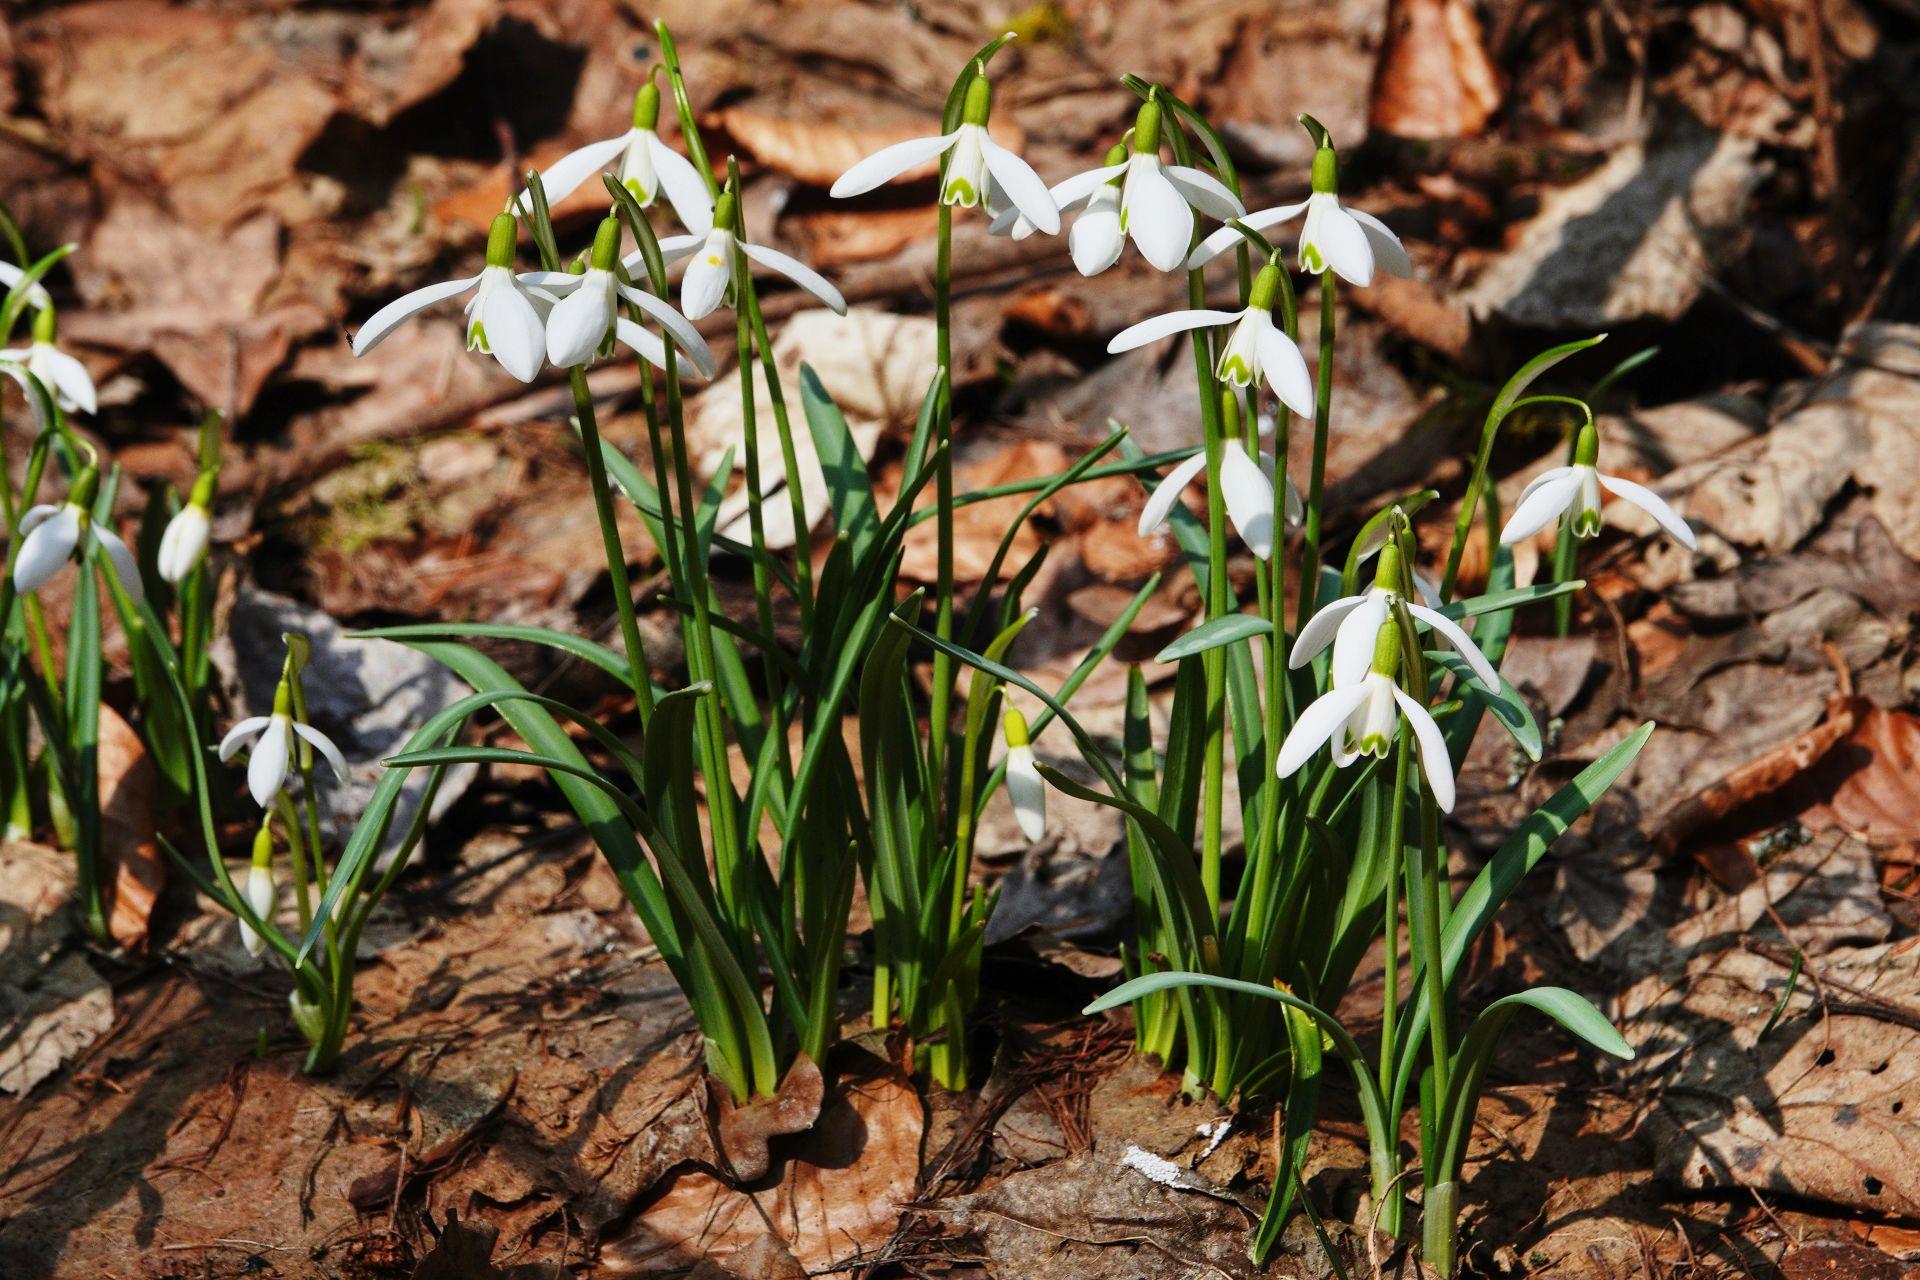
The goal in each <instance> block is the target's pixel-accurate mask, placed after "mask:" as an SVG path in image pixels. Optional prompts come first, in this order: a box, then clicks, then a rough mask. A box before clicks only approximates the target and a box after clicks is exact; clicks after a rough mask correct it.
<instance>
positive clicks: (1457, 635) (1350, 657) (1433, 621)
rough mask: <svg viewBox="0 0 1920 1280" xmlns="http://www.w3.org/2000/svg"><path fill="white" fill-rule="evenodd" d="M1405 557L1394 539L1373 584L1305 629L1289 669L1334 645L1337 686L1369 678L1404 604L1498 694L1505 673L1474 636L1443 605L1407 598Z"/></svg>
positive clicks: (1338, 603) (1382, 554)
mask: <svg viewBox="0 0 1920 1280" xmlns="http://www.w3.org/2000/svg"><path fill="white" fill-rule="evenodd" d="M1404 563H1405V562H1404V561H1403V560H1402V558H1401V554H1400V546H1399V544H1398V543H1396V542H1392V541H1388V542H1387V543H1386V544H1385V545H1384V546H1383V547H1382V548H1381V551H1380V565H1379V568H1378V570H1377V571H1376V572H1375V574H1374V579H1373V586H1372V587H1370V588H1368V589H1367V590H1366V591H1365V592H1364V593H1362V594H1360V595H1357V596H1346V597H1344V598H1342V599H1339V600H1335V601H1333V602H1332V603H1331V604H1328V605H1326V606H1325V607H1323V608H1322V609H1321V610H1320V612H1318V613H1316V614H1314V615H1313V617H1311V618H1310V619H1308V620H1307V625H1306V626H1304V627H1302V628H1301V629H1300V638H1299V639H1298V640H1296V641H1294V644H1293V652H1292V653H1291V654H1289V655H1288V657H1287V665H1288V666H1289V667H1295V668H1298V667H1304V666H1305V665H1307V663H1309V662H1311V661H1313V659H1314V657H1315V655H1317V654H1318V653H1319V652H1320V651H1321V650H1322V649H1324V648H1326V647H1327V645H1328V644H1329V643H1331V644H1332V645H1333V683H1334V685H1335V687H1339V686H1343V685H1352V684H1356V683H1358V682H1360V681H1362V680H1364V679H1366V677H1367V670H1368V664H1369V663H1370V662H1372V660H1373V655H1374V652H1375V650H1376V648H1377V647H1378V644H1379V639H1380V633H1381V630H1382V628H1384V627H1386V626H1387V625H1388V624H1389V623H1390V622H1392V621H1393V618H1394V612H1395V606H1396V605H1399V604H1402V603H1404V604H1405V605H1406V610H1407V612H1408V614H1410V615H1411V616H1412V617H1413V619H1414V621H1415V622H1417V623H1421V624H1423V625H1425V626H1428V627H1431V628H1432V629H1433V630H1434V631H1436V632H1438V633H1439V634H1440V636H1441V638H1442V639H1444V640H1445V641H1446V642H1447V644H1448V645H1450V646H1451V647H1452V648H1453V649H1454V651H1455V652H1457V653H1458V654H1459V655H1460V656H1461V657H1462V658H1465V659H1466V662H1467V666H1468V667H1470V668H1472V670H1473V675H1474V679H1476V680H1478V681H1479V682H1480V683H1481V684H1482V685H1484V686H1486V688H1487V689H1488V690H1489V691H1491V692H1493V693H1498V692H1500V673H1499V672H1497V671H1495V670H1494V669H1493V664H1492V663H1491V662H1488V661H1487V655H1485V654H1484V653H1481V652H1480V646H1479V645H1477V644H1475V643H1474V642H1473V637H1472V636H1469V635H1468V634H1467V633H1466V631H1465V630H1464V629H1463V628H1462V627H1461V626H1460V624H1459V623H1457V622H1455V621H1454V620H1453V619H1452V618H1449V617H1447V615H1446V614H1444V613H1441V612H1440V611H1439V610H1438V609H1435V608H1430V607H1429V606H1427V605H1424V604H1415V603H1413V602H1412V601H1410V600H1409V601H1404V602H1403V601H1402V600H1401V597H1400V588H1401V585H1402V582H1403V579H1402V576H1401V575H1402V573H1403V572H1404V570H1403V567H1402V566H1403V565H1404Z"/></svg>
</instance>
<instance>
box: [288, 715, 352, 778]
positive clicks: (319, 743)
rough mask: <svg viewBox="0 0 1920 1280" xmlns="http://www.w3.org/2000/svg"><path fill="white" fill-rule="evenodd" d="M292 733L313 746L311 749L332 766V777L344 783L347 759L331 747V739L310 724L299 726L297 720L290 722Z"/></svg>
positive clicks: (337, 749) (338, 750)
mask: <svg viewBox="0 0 1920 1280" xmlns="http://www.w3.org/2000/svg"><path fill="white" fill-rule="evenodd" d="M290 723H291V724H292V725H293V731H294V732H295V733H297V734H299V735H300V736H301V737H303V738H305V739H306V740H307V741H308V742H310V743H312V744H313V749H314V750H315V751H318V752H319V753H320V754H321V755H323V756H325V757H326V758H327V763H328V764H330V765H332V766H333V776H334V777H336V778H338V779H340V781H342V782H345V781H346V780H347V758H346V757H345V756H343V755H341V754H340V748H338V747H336V746H334V745H333V739H332V738H329V737H328V736H327V735H326V734H324V733H322V732H320V731H319V730H318V729H316V728H314V727H313V726H312V725H310V724H301V723H300V722H299V721H298V720H294V721H291V722H290Z"/></svg>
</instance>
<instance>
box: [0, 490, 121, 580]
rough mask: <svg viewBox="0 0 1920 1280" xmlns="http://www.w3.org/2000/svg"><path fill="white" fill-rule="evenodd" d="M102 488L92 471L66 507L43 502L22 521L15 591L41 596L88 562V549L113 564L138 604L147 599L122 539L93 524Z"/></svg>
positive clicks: (107, 529)
mask: <svg viewBox="0 0 1920 1280" xmlns="http://www.w3.org/2000/svg"><path fill="white" fill-rule="evenodd" d="M99 485H100V473H99V472H98V471H96V470H94V469H93V468H92V467H88V468H87V469H86V470H84V471H82V472H81V473H80V475H79V477H78V478H77V479H76V480H75V481H74V484H73V489H72V492H71V493H69V494H68V496H67V500H66V501H65V502H63V503H60V504H58V505H55V504H52V503H43V504H41V505H40V506H37V507H32V508H29V509H28V511H27V513H26V514H25V515H23V516H21V517H20V537H21V541H20V553H19V555H18V556H16V557H15V558H14V562H13V585H14V589H15V590H17V591H20V592H22V593H26V592H32V591H38V590H39V589H40V588H41V587H43V586H45V585H46V584H47V583H48V582H49V581H50V580H52V578H53V576H54V575H55V574H57V573H59V572H60V571H61V570H62V569H64V568H66V567H67V565H69V564H72V563H74V562H76V561H79V560H81V559H83V558H84V555H85V549H86V548H88V547H97V548H99V549H100V550H101V551H104V552H105V553H106V555H107V559H108V560H110V561H111V562H112V564H113V571H114V575H115V576H116V577H118V578H119V579H120V585H121V586H123V587H124V588H126V592H127V596H128V598H129V599H131V600H132V601H133V602H134V603H135V604H139V603H140V602H141V601H142V600H143V599H145V597H146V592H145V591H144V589H143V588H142V587H141V584H140V568H139V565H138V564H136V563H135V562H134V558H133V552H131V551H129V550H128V549H127V544H126V543H124V542H122V541H121V540H120V536H119V535H118V534H116V533H115V532H114V531H113V530H111V529H109V528H107V527H106V526H105V525H102V524H101V523H99V522H98V521H96V520H95V519H93V516H92V514H91V507H92V505H93V498H94V494H95V493H97V492H98V490H99Z"/></svg>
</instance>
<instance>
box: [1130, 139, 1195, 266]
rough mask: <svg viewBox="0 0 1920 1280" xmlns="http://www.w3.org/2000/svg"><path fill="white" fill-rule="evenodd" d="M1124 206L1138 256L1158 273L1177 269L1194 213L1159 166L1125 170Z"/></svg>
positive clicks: (1182, 259)
mask: <svg viewBox="0 0 1920 1280" xmlns="http://www.w3.org/2000/svg"><path fill="white" fill-rule="evenodd" d="M1121 199H1122V201H1123V202H1124V203H1125V206H1126V222H1127V234H1128V235H1130V236H1132V237H1133V242H1134V244H1136V245H1138V246H1139V248H1140V254H1141V256H1142V257H1144V258H1146V260H1147V261H1148V262H1151V263H1152V264H1153V265H1154V266H1155V267H1157V268H1158V269H1159V270H1161V271H1174V270H1178V269H1179V267H1180V265H1181V263H1183V262H1185V261H1186V258H1187V249H1188V248H1189V247H1190V242H1191V241H1192V239H1193V210H1192V209H1190V208H1188V207H1187V201H1186V198H1185V197H1184V196H1182V195H1181V194H1180V192H1179V190H1178V189H1177V188H1175V187H1174V185H1173V184H1172V183H1171V182H1168V181H1167V177H1166V175H1165V174H1163V173H1161V172H1160V168H1159V166H1158V165H1152V166H1149V165H1140V164H1136V165H1134V166H1133V167H1132V168H1130V169H1128V170H1127V186H1126V190H1125V192H1124V193H1123V194H1122V196H1121Z"/></svg>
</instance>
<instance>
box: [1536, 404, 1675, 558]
mask: <svg viewBox="0 0 1920 1280" xmlns="http://www.w3.org/2000/svg"><path fill="white" fill-rule="evenodd" d="M1573 449H1574V452H1573V459H1574V460H1573V465H1572V466H1567V467H1554V468H1553V469H1552V470H1550V471H1543V472H1541V473H1540V474H1539V475H1538V476H1536V477H1534V480H1533V483H1532V484H1529V485H1528V486H1527V487H1526V488H1525V489H1523V490H1522V491H1521V493H1520V501H1519V502H1517V503H1515V504H1514V508H1513V515H1512V517H1511V518H1509V519H1508V521H1507V525H1506V528H1504V529H1502V530H1501V531H1500V541H1501V542H1503V543H1515V542H1521V541H1524V540H1525V539H1527V538H1531V537H1532V536H1533V535H1534V534H1536V533H1539V532H1540V531H1541V530H1542V529H1544V528H1546V527H1547V526H1548V525H1549V524H1551V523H1553V519H1554V517H1555V516H1558V515H1560V514H1561V513H1563V512H1565V513H1569V514H1568V518H1569V519H1570V520H1572V522H1573V536H1574V537H1576V538H1591V537H1593V536H1594V535H1595V534H1597V533H1599V532H1600V491H1601V490H1602V489H1605V490H1606V491H1607V492H1608V493H1611V494H1614V495H1615V496H1617V497H1621V498H1625V499H1626V500H1627V501H1628V502H1631V503H1632V504H1633V505H1634V506H1636V507H1638V508H1640V509H1641V510H1642V511H1644V512H1646V513H1647V514H1648V515H1650V516H1652V517H1653V518H1654V520H1655V522H1656V523H1658V524H1659V526H1660V527H1661V528H1662V529H1665V530H1666V531H1667V532H1668V533H1669V534H1672V535H1673V538H1674V540H1675V541H1677V542H1679V543H1680V544H1681V545H1682V546H1684V547H1686V548H1687V549H1688V550H1689V551H1692V550H1694V549H1696V548H1697V547H1698V546H1699V542H1698V540H1697V539H1696V538H1695V537H1694V536H1693V530H1692V529H1689V528H1688V527H1687V522H1686V521H1685V520H1683V519H1681V518H1680V515H1679V513H1678V512H1676V511H1675V510H1674V509H1673V508H1672V507H1670V506H1668V505H1667V503H1666V501H1665V500H1664V499H1663V498H1661V496H1660V495H1659V494H1657V493H1655V492H1654V491H1653V490H1651V489H1649V488H1647V487H1646V486H1645V485H1639V484H1635V483H1634V482H1633V481H1631V480H1622V479H1621V478H1620V477H1619V476H1610V475H1606V474H1604V473H1603V472H1601V471H1600V470H1599V469H1598V468H1597V467H1596V466H1595V465H1594V464H1595V462H1596V460H1597V459H1598V458H1599V454H1600V436H1599V433H1598V431H1597V430H1595V428H1594V425H1593V424H1592V423H1591V422H1589V423H1587V424H1586V425H1585V426H1583V427H1581V428H1580V434H1579V436H1578V437H1576V439H1575V441H1574V447H1573Z"/></svg>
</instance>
